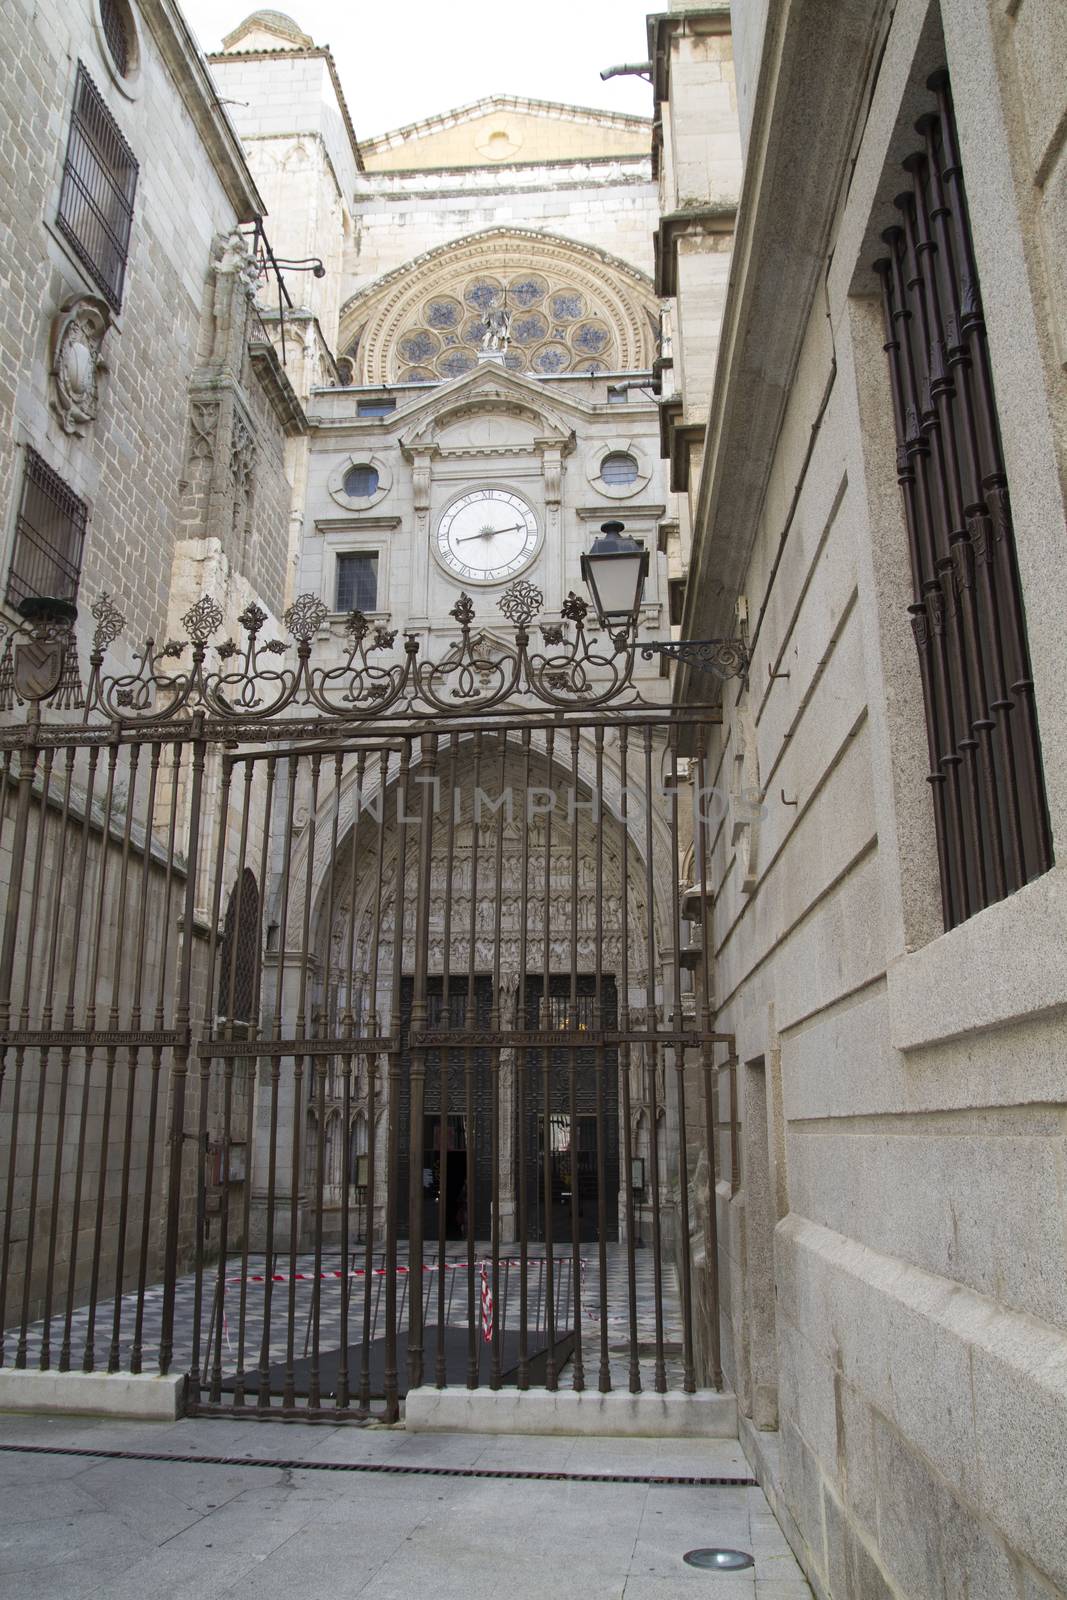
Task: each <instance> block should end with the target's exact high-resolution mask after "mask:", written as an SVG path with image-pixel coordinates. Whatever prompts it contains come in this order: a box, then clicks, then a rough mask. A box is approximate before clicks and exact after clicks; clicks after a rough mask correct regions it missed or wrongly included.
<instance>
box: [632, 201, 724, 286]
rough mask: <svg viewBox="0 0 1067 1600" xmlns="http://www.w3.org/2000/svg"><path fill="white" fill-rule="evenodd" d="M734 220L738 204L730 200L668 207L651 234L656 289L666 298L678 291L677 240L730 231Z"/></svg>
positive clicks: (710, 235)
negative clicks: (686, 207)
mask: <svg viewBox="0 0 1067 1600" xmlns="http://www.w3.org/2000/svg"><path fill="white" fill-rule="evenodd" d="M736 223H737V207H736V205H735V204H734V203H733V202H732V201H724V202H723V204H721V205H712V206H701V207H700V208H699V209H692V210H685V211H668V212H667V214H666V216H662V217H660V219H659V227H658V228H657V229H656V231H655V233H654V234H653V236H652V245H653V249H654V251H655V257H656V278H655V283H656V293H657V294H658V295H662V296H663V298H664V299H669V298H670V297H671V296H672V295H676V294H677V293H678V241H679V239H684V238H693V237H712V236H719V235H725V234H729V235H730V236H731V237H732V235H733V232H734V228H735V226H736Z"/></svg>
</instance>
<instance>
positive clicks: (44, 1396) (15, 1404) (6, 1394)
mask: <svg viewBox="0 0 1067 1600" xmlns="http://www.w3.org/2000/svg"><path fill="white" fill-rule="evenodd" d="M184 1410H185V1378H184V1376H183V1375H182V1374H176V1375H175V1376H173V1377H166V1378H161V1377H159V1376H158V1374H155V1373H137V1374H136V1375H135V1374H133V1373H130V1372H34V1371H32V1370H30V1369H26V1368H18V1367H0V1411H19V1412H34V1413H37V1414H38V1415H40V1416H84V1417H129V1418H132V1419H135V1420H139V1421H148V1422H174V1421H176V1420H177V1418H178V1417H180V1416H182V1415H183V1413H184Z"/></svg>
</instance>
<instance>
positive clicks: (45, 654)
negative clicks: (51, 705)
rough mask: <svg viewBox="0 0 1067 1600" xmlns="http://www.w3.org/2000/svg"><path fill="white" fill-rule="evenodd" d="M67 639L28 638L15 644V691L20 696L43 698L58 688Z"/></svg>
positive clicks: (22, 698) (32, 698)
mask: <svg viewBox="0 0 1067 1600" xmlns="http://www.w3.org/2000/svg"><path fill="white" fill-rule="evenodd" d="M66 650H67V641H66V638H62V639H31V640H29V641H28V642H26V643H25V644H23V643H20V644H17V645H16V646H15V663H14V665H15V692H16V693H17V695H18V697H19V699H20V700H47V699H48V697H49V696H50V695H53V694H55V692H56V690H57V689H58V688H59V683H60V679H61V678H62V676H63V659H64V656H65V655H66Z"/></svg>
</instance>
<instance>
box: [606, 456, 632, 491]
mask: <svg viewBox="0 0 1067 1600" xmlns="http://www.w3.org/2000/svg"><path fill="white" fill-rule="evenodd" d="M600 476H601V478H602V479H603V480H604V482H605V483H610V484H614V485H616V486H618V485H620V484H621V485H625V484H627V483H636V482H637V459H636V457H635V456H632V455H630V454H629V453H628V452H627V451H625V450H613V451H612V452H611V454H610V455H609V456H605V457H604V459H603V461H602V462H601V463H600Z"/></svg>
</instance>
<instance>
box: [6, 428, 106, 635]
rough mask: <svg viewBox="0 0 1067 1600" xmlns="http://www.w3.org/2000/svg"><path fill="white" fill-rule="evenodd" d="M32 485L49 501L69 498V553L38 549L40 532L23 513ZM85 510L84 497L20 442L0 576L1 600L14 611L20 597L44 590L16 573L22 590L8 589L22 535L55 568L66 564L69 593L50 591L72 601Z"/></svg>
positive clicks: (81, 554) (80, 562)
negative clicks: (72, 543) (0, 577)
mask: <svg viewBox="0 0 1067 1600" xmlns="http://www.w3.org/2000/svg"><path fill="white" fill-rule="evenodd" d="M33 488H36V489H38V490H39V491H40V492H42V493H43V494H47V495H50V496H51V498H52V500H53V502H55V501H57V500H58V499H59V498H60V497H63V498H65V499H66V500H68V501H69V503H70V507H71V510H72V512H73V516H72V517H71V522H70V526H71V529H72V531H73V533H74V535H75V536H76V541H77V543H76V549H75V551H74V553H73V554H72V555H68V556H60V557H59V558H58V559H57V558H56V557H55V556H49V555H48V554H47V553H45V552H43V551H42V547H41V543H40V541H41V538H42V535H41V534H40V533H39V530H37V529H36V528H34V527H33V525H32V524H30V523H28V520H27V514H26V504H27V497H28V495H29V492H30V491H31V489H33ZM89 512H90V507H89V503H88V501H86V500H84V499H83V498H82V496H81V495H79V494H77V493H76V492H75V491H74V489H72V488H71V486H70V484H69V483H68V482H67V480H66V479H65V478H64V477H62V476H61V474H60V473H58V472H57V471H56V469H55V468H54V467H53V466H51V465H50V464H49V463H48V462H47V461H46V460H45V459H44V457H43V456H42V455H41V454H40V452H39V451H38V450H35V449H34V448H33V446H32V445H30V444H26V445H24V446H23V460H22V471H21V474H20V477H19V489H18V496H17V500H16V505H15V516H14V529H13V532H12V536H11V542H10V546H9V551H10V553H9V557H8V561H7V570H6V574H5V578H4V604H5V605H6V606H8V607H10V608H11V609H12V610H14V611H17V610H18V607H19V603H20V601H21V600H23V599H25V598H27V597H28V596H31V595H42V594H44V592H45V591H43V590H41V589H39V588H37V587H36V586H31V585H30V584H29V582H28V580H26V579H25V578H22V577H18V578H17V581H18V583H19V586H20V588H21V590H22V592H21V593H12V581H13V580H15V579H16V575H17V573H18V564H19V563H18V558H19V554H20V548H21V547H22V545H23V540H24V539H27V542H28V543H29V545H31V546H36V548H37V549H38V551H39V552H40V553H41V554H43V555H44V559H45V560H46V561H47V560H51V561H52V562H53V564H54V565H55V566H56V568H57V569H59V568H61V567H62V566H63V565H64V564H65V565H66V566H67V567H69V568H70V572H69V573H68V574H67V576H68V578H72V580H73V581H72V587H71V590H70V593H57V592H56V591H53V593H54V595H55V598H58V599H61V600H69V601H71V602H72V603H73V602H74V601H76V600H77V596H78V591H79V589H80V587H81V578H82V570H83V566H84V561H85V540H86V536H87V533H88V526H89ZM27 529H30V530H31V531H30V533H29V535H27ZM35 535H36V537H35Z"/></svg>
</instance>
